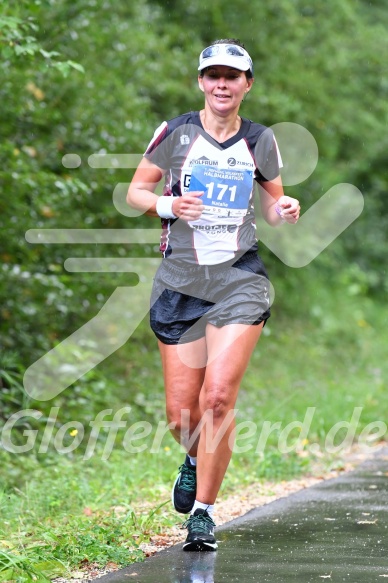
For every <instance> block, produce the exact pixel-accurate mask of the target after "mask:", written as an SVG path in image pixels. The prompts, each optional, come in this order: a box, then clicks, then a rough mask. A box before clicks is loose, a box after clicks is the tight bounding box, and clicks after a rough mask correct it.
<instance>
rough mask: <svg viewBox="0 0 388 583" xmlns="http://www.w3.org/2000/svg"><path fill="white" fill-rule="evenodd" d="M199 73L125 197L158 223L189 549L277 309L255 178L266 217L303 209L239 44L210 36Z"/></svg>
mask: <svg viewBox="0 0 388 583" xmlns="http://www.w3.org/2000/svg"><path fill="white" fill-rule="evenodd" d="M198 71H199V75H198V85H199V89H200V90H201V91H202V92H203V94H204V108H203V109H202V110H201V111H191V112H189V113H185V114H183V115H180V116H179V117H176V118H174V119H172V120H170V121H165V122H163V123H162V125H161V126H160V127H159V128H158V129H157V130H156V132H155V134H154V137H153V139H152V140H151V142H150V144H149V146H148V148H147V150H146V152H145V154H144V158H143V159H142V161H141V163H140V164H139V166H138V168H137V170H136V172H135V175H134V177H133V180H132V183H131V185H130V187H129V191H128V196H127V201H128V203H129V204H130V205H131V206H133V207H135V208H137V209H140V210H142V211H143V212H145V213H146V214H148V215H150V216H153V217H159V219H161V223H162V236H161V251H162V253H163V260H162V262H161V265H160V267H159V269H158V271H157V273H156V276H155V280H154V286H153V292H152V297H151V311H150V321H151V327H152V330H153V331H154V333H155V335H156V337H157V339H158V343H159V349H160V354H161V360H162V366H163V374H164V384H165V392H166V411H167V418H168V421H169V423H170V424H171V425H170V426H171V427H172V434H173V436H174V437H175V439H176V440H177V441H178V442H179V443H181V444H182V445H183V446H184V447H185V449H186V451H187V455H186V458H185V460H184V462H183V464H182V465H181V466H180V468H179V474H178V477H177V479H176V481H175V484H174V487H173V492H172V500H173V504H174V507H175V509H176V510H177V511H178V512H181V513H183V514H186V513H190V517H189V518H188V520H187V521H186V523H185V525H186V527H187V530H188V535H187V539H186V542H185V543H184V545H183V548H184V550H187V551H192V550H216V548H217V542H216V539H215V537H214V527H215V524H214V521H213V518H212V516H213V510H214V503H215V501H216V498H217V494H218V491H219V489H220V486H221V483H222V481H223V478H224V475H225V472H226V469H227V467H228V464H229V461H230V458H231V454H232V450H233V430H234V427H235V422H234V407H235V403H236V399H237V394H238V390H239V387H240V383H241V380H242V378H243V375H244V373H245V370H246V368H247V365H248V362H249V359H250V356H251V354H252V351H253V349H254V347H255V345H256V343H257V341H258V339H259V337H260V334H261V331H262V329H263V326H264V325H265V322H266V320H267V319H268V318H269V316H270V298H269V282H268V276H267V272H266V270H265V267H264V265H263V262H262V260H261V259H260V257H259V256H258V254H257V250H258V245H257V236H256V228H255V209H254V191H255V183H257V184H258V185H259V186H258V189H259V192H260V205H261V212H262V214H263V216H264V218H265V220H266V221H267V222H268V223H269V224H270V225H273V226H277V225H280V224H281V223H283V222H287V223H296V222H297V220H298V218H299V212H300V206H299V202H298V201H297V200H296V199H294V198H290V197H288V196H285V195H284V193H283V188H282V183H281V178H280V176H279V168H280V167H281V166H282V163H281V158H280V153H279V151H278V147H277V143H276V140H275V138H274V135H273V133H272V131H271V130H270V129H269V128H267V127H265V126H263V125H261V124H258V123H254V122H253V121H250V120H249V119H246V118H243V117H241V116H240V115H239V109H240V105H241V102H242V101H243V99H244V96H245V95H246V94H247V93H248V92H249V91H250V90H251V88H252V85H253V82H254V77H253V64H252V60H251V58H250V56H249V54H248V52H247V51H246V50H245V48H244V46H243V45H242V44H241V43H240V41H238V40H236V39H223V40H218V41H215V42H214V43H213V44H212V45H211V46H209V47H207V48H205V49H204V50H203V51H202V52H201V54H200V57H199V67H198ZM163 177H164V190H163V195H162V196H157V195H156V194H155V189H156V187H157V185H158V183H159V182H160V180H161V179H162V178H163Z"/></svg>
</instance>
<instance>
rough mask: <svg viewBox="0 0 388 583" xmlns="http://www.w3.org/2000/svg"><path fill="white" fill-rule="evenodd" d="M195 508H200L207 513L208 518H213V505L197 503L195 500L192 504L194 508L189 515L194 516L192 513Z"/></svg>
mask: <svg viewBox="0 0 388 583" xmlns="http://www.w3.org/2000/svg"><path fill="white" fill-rule="evenodd" d="M197 508H202V510H206V512H207V513H208V515H209V516H210V518H212V517H213V512H214V504H204V503H203V502H198V500H196V501H195V502H194V506H193V508H192V510H191V514H194V512H195V511H196V510H197Z"/></svg>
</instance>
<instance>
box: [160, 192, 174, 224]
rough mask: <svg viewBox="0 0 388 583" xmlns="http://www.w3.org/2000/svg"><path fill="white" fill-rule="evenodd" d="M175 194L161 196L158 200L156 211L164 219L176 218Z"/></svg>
mask: <svg viewBox="0 0 388 583" xmlns="http://www.w3.org/2000/svg"><path fill="white" fill-rule="evenodd" d="M173 202H174V197H173V196H159V197H158V200H157V202H156V212H157V213H158V215H159V216H160V217H161V218H162V219H176V218H177V217H176V215H174V213H173V212H172V203H173Z"/></svg>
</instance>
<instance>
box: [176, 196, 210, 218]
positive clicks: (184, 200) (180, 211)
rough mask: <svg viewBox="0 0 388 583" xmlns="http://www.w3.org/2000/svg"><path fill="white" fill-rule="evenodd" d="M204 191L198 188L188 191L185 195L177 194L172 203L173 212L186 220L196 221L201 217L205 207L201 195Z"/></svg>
mask: <svg viewBox="0 0 388 583" xmlns="http://www.w3.org/2000/svg"><path fill="white" fill-rule="evenodd" d="M203 194H204V193H203V192H201V191H199V190H196V191H193V192H188V193H187V194H184V195H183V196H177V197H175V198H174V202H173V203H172V212H173V213H174V215H175V216H176V217H178V218H179V219H183V220H184V221H195V220H197V219H199V217H200V216H201V214H202V211H203V209H204V205H203V203H202V200H200V197H201V196H203Z"/></svg>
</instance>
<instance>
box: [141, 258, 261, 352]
mask: <svg viewBox="0 0 388 583" xmlns="http://www.w3.org/2000/svg"><path fill="white" fill-rule="evenodd" d="M269 317H270V284H269V281H268V275H267V272H266V270H265V267H264V264H263V262H262V260H261V259H260V257H259V256H258V255H257V253H253V252H248V253H246V254H245V255H243V256H242V257H241V258H240V259H238V260H237V261H236V262H235V263H234V264H233V265H230V264H229V265H223V264H220V265H209V266H207V265H195V266H178V265H176V264H174V263H173V262H172V261H171V260H170V259H163V261H162V263H161V265H160V267H159V268H158V271H157V272H156V275H155V278H154V285H153V289H152V295H151V309H150V323H151V328H152V330H153V331H154V333H155V335H156V337H157V338H158V339H159V340H160V341H161V342H163V343H164V344H178V343H183V342H192V341H194V340H198V339H199V338H203V337H204V336H205V329H206V325H207V324H208V323H209V324H213V325H214V326H217V327H222V326H225V325H227V324H248V325H252V324H260V323H261V322H264V323H265V321H266V320H267V319H268V318H269Z"/></svg>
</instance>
